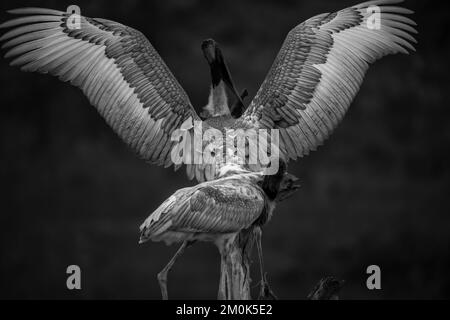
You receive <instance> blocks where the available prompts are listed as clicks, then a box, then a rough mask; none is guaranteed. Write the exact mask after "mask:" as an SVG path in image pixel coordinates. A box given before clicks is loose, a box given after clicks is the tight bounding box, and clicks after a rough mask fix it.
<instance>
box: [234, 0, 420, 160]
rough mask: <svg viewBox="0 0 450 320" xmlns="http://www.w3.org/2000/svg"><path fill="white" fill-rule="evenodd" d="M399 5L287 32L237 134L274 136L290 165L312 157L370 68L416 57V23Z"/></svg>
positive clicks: (383, 1)
mask: <svg viewBox="0 0 450 320" xmlns="http://www.w3.org/2000/svg"><path fill="white" fill-rule="evenodd" d="M398 2H402V0H400V1H398V0H377V1H370V2H366V3H362V4H359V5H356V6H353V7H350V8H347V9H343V10H341V11H338V12H335V13H324V14H320V15H317V16H315V17H313V18H311V19H309V20H307V21H305V22H303V23H302V24H300V25H298V26H297V27H295V28H294V29H292V30H291V31H290V32H289V34H288V36H287V38H286V40H285V41H284V44H283V46H282V48H281V50H280V52H279V53H278V56H277V57H276V59H275V62H274V63H273V65H272V67H271V69H270V71H269V73H268V75H267V77H266V79H265V80H264V82H263V84H262V85H261V88H260V89H259V91H258V93H257V94H256V96H255V98H254V99H253V101H252V102H251V104H250V106H249V108H248V109H247V110H246V111H245V113H244V114H243V115H242V117H241V118H240V119H239V120H238V122H237V123H236V125H235V127H236V128H255V127H256V128H264V129H272V128H274V129H279V132H280V150H281V152H283V153H284V154H286V155H287V156H288V157H289V158H291V159H296V158H297V157H298V156H299V157H301V156H303V155H306V154H308V153H309V151H310V150H315V149H316V148H317V146H319V145H321V144H322V143H323V141H324V140H325V139H326V138H327V137H328V136H329V135H330V134H331V132H332V131H333V129H334V128H335V127H336V126H337V124H338V123H339V121H340V120H341V119H342V118H343V116H344V114H345V113H346V111H347V109H348V107H349V105H350V103H351V102H352V100H353V98H354V97H355V95H356V93H357V92H358V90H359V87H360V85H361V83H362V81H363V77H364V74H365V73H366V71H367V69H368V68H369V64H370V63H373V62H374V61H375V60H377V59H379V58H381V57H383V56H385V55H387V54H393V53H397V52H402V53H408V50H414V48H413V47H412V45H411V44H410V43H411V42H415V40H414V38H413V37H412V36H411V35H410V34H411V33H416V32H417V31H416V30H415V29H414V28H413V26H414V25H415V23H414V22H413V21H412V20H411V19H409V18H407V17H405V14H409V13H411V12H412V11H410V10H407V9H404V8H401V7H396V6H390V4H394V3H398ZM371 6H377V7H371ZM378 10H379V13H380V15H379V16H377V13H378ZM377 23H378V24H377Z"/></svg>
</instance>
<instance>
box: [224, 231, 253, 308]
mask: <svg viewBox="0 0 450 320" xmlns="http://www.w3.org/2000/svg"><path fill="white" fill-rule="evenodd" d="M253 243H254V236H253V228H250V229H247V230H243V231H241V232H240V233H239V234H238V235H237V236H236V237H234V238H232V239H229V240H227V241H224V243H223V245H221V248H219V250H220V254H221V266H220V283H219V292H218V299H219V300H250V299H251V298H252V297H251V292H250V283H251V277H250V265H251V253H252V248H253Z"/></svg>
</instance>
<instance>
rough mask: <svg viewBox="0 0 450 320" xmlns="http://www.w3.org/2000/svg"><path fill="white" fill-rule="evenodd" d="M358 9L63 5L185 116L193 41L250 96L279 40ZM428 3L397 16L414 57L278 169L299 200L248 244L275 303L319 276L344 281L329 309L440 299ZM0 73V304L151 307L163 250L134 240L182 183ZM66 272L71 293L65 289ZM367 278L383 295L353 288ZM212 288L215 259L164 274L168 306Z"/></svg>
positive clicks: (443, 183)
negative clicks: (76, 276) (165, 71)
mask: <svg viewBox="0 0 450 320" xmlns="http://www.w3.org/2000/svg"><path fill="white" fill-rule="evenodd" d="M357 2H358V1H357V0H351V1H348V0H346V1H339V2H337V1H331V0H327V1H325V0H320V1H302V0H292V1H283V2H281V1H280V2H278V1H277V2H275V1H239V2H238V1H233V2H228V1H227V2H225V1H212V0H167V1H158V2H156V1H137V0H127V1H122V2H120V3H119V2H117V3H115V2H112V1H109V0H108V1H107V0H98V1H78V2H76V4H78V5H79V6H80V7H81V10H82V14H84V15H86V16H91V17H102V18H107V19H111V20H115V21H118V22H121V23H123V24H126V25H129V26H132V27H134V28H136V29H138V30H140V31H142V32H143V33H144V34H145V35H146V36H147V37H148V38H149V39H150V41H151V42H152V43H153V45H154V46H155V47H156V49H157V50H158V51H159V53H160V55H161V56H162V57H163V59H164V60H165V61H166V63H167V64H168V65H169V67H170V68H171V70H172V72H173V73H174V74H175V76H176V77H177V78H178V79H179V81H180V83H181V84H182V86H183V87H184V88H185V90H186V91H187V93H188V94H189V96H190V98H191V101H192V102H193V104H194V105H195V106H196V107H197V108H198V109H199V108H201V107H202V106H203V105H205V104H206V102H207V96H208V87H209V81H210V80H209V69H208V66H207V64H206V62H205V60H204V58H203V56H202V53H201V51H200V43H201V41H202V40H203V39H205V38H209V37H212V38H214V39H215V40H216V41H218V42H219V43H220V44H221V47H222V49H223V51H224V54H225V57H226V58H227V59H228V62H229V66H230V69H231V72H232V75H233V77H234V80H235V82H236V83H237V86H238V87H239V89H242V88H244V87H246V88H248V90H249V92H250V95H251V96H253V95H254V94H255V93H256V91H257V89H258V87H259V85H260V83H261V82H262V81H263V79H264V77H265V74H266V72H267V70H268V69H269V67H270V65H271V63H272V61H273V59H274V57H275V55H276V53H277V52H278V49H279V48H280V46H281V43H282V41H283V39H284V37H285V35H286V34H287V32H288V31H289V30H290V29H291V28H292V27H294V26H295V25H297V24H298V23H300V22H302V21H304V20H306V19H307V18H309V17H311V16H313V15H316V14H319V13H322V12H330V11H336V10H339V9H341V8H344V7H346V6H349V5H353V4H355V3H357ZM72 3H73V2H72V1H56V0H52V1H2V2H1V4H0V20H1V21H5V20H6V19H7V18H8V15H7V14H6V13H5V11H6V10H7V9H11V8H15V7H22V6H40V7H49V8H53V9H59V10H65V8H66V7H67V6H68V5H69V4H72ZM441 3H443V2H430V1H412V0H409V1H407V2H406V3H405V4H404V5H405V6H406V7H408V8H410V9H413V10H414V11H415V12H416V13H415V14H414V16H413V18H414V20H416V21H417V23H418V25H419V26H418V30H419V35H418V36H417V39H418V41H419V44H418V45H417V52H416V53H413V54H411V55H410V56H405V55H397V56H389V57H386V58H384V59H382V60H381V61H379V62H378V63H376V64H375V65H374V66H372V67H371V69H370V70H369V72H368V74H367V76H366V80H365V81H364V83H363V85H362V87H361V90H360V92H359V94H358V95H357V97H356V100H355V101H354V103H353V105H352V107H351V108H350V110H349V112H348V114H347V116H346V118H345V119H344V121H343V123H342V124H341V125H340V126H339V128H338V129H337V130H336V131H335V133H334V134H333V135H332V137H331V138H330V139H329V140H328V141H327V143H326V144H325V146H323V147H321V148H319V150H318V151H316V152H313V153H312V154H311V155H310V156H308V157H306V158H304V159H302V160H301V161H299V162H297V163H295V164H294V163H293V164H291V166H290V171H291V172H292V173H294V174H296V175H297V176H299V177H301V180H302V185H303V188H302V189H301V190H300V191H299V192H298V193H297V194H296V195H295V196H294V197H293V198H291V199H290V200H288V201H286V202H284V203H282V204H281V205H279V207H278V209H277V211H276V215H275V216H274V218H273V220H272V221H271V223H270V224H269V225H268V226H267V227H266V229H265V234H264V243H263V245H264V250H265V259H266V268H267V271H268V274H269V280H270V282H271V284H272V287H273V289H274V291H275V292H276V293H277V295H278V296H279V297H280V298H287V299H303V298H305V297H306V295H307V293H308V292H309V291H310V289H311V288H312V287H313V286H314V285H315V283H316V282H317V281H318V280H319V279H320V278H321V277H323V276H326V275H334V276H336V277H338V278H339V279H344V280H345V281H346V286H345V287H344V289H343V291H342V295H341V297H342V298H343V299H361V298H368V299H395V298H426V299H429V298H449V297H450V252H449V249H450V210H449V209H450V205H449V200H448V198H449V196H450V195H449V190H450V188H449V187H450V171H449V162H450V148H449V146H450V144H449V143H450V126H449V117H450V105H449V99H448V90H449V89H450V86H449V82H450V81H449V77H448V72H449V65H448V58H449V57H450V52H449V30H450V28H449V24H450V20H449V18H450V14H449V10H450V9H449V8H448V7H447V6H444V5H443V4H441ZM0 70H1V73H0V75H1V76H0V87H1V96H2V99H1V100H2V105H1V108H0V110H1V111H0V113H1V116H0V130H1V131H0V140H1V158H0V161H1V162H0V168H1V169H0V170H1V187H2V192H1V202H2V205H1V208H2V209H1V214H0V219H1V220H0V221H1V232H0V237H1V238H0V239H1V240H0V248H1V249H0V255H1V260H0V289H1V290H0V297H1V298H44V299H46V298H81V299H91V298H127V299H128V298H151V299H159V298H160V293H159V287H158V283H157V280H156V274H157V272H158V271H159V270H160V269H162V268H163V266H164V265H165V264H166V263H167V261H168V260H169V258H170V257H171V256H172V254H173V253H174V252H175V250H176V247H175V246H173V247H166V246H165V245H164V244H155V243H150V244H145V245H138V243H137V242H138V238H139V232H138V227H139V225H140V224H141V222H142V221H143V220H144V219H145V218H146V217H147V215H148V214H149V213H151V212H152V211H153V210H154V209H155V208H156V207H157V206H158V205H159V204H160V203H161V202H162V201H163V200H165V199H166V198H167V197H168V196H169V195H170V194H171V193H173V192H174V191H175V190H177V189H179V188H181V187H184V186H188V185H190V184H192V182H188V180H187V179H186V176H185V174H184V172H183V171H181V170H180V171H179V172H176V173H174V172H173V171H172V169H162V168H159V167H156V166H149V165H147V164H145V163H144V162H142V161H140V160H139V159H138V158H137V157H136V156H135V155H134V154H133V152H131V151H130V150H128V148H127V147H126V146H125V145H124V144H123V143H122V142H121V140H120V139H119V138H118V137H116V136H115V134H114V133H113V132H112V130H111V129H110V128H109V127H108V126H107V125H106V124H105V122H104V121H103V119H102V118H101V117H100V116H99V115H98V114H97V112H96V110H95V109H94V108H93V107H91V106H90V105H89V103H88V101H87V99H86V98H85V97H84V96H83V94H82V93H81V91H79V90H78V89H76V88H73V87H71V86H70V85H68V84H64V83H60V82H59V81H58V80H57V79H55V78H52V77H50V76H44V75H40V74H26V73H22V72H20V71H19V70H18V69H16V68H12V67H9V66H8V62H7V61H6V60H5V59H1V60H0ZM247 102H248V101H247ZM255 258H256V257H255ZM71 264H77V265H79V266H80V267H81V270H82V290H81V291H69V290H67V289H66V277H67V275H66V273H65V271H66V267H67V266H68V265H71ZM371 264H377V265H379V266H380V267H381V271H382V277H381V281H382V284H381V285H382V290H375V291H369V290H367V288H366V286H365V282H366V278H367V275H366V273H365V271H366V268H367V266H368V265H371ZM255 271H256V270H255ZM218 277H219V256H218V253H217V250H216V248H215V247H214V246H213V245H212V244H197V245H195V246H194V247H192V248H190V249H189V250H188V251H187V252H186V254H185V255H184V256H183V257H182V258H180V260H179V262H178V263H177V264H176V265H175V267H174V269H173V272H172V273H171V274H170V276H169V296H170V297H171V298H189V299H191V298H215V297H216V292H217V287H218V280H219V278H218ZM258 277H259V276H258V273H257V272H255V273H254V276H253V278H254V280H255V281H254V283H255V284H256V282H257V280H258ZM257 289H258V288H255V290H257Z"/></svg>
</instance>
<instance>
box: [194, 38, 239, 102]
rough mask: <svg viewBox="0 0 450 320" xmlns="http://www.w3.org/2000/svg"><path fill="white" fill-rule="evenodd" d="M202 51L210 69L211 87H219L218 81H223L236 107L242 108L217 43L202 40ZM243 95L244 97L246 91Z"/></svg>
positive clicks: (210, 40)
mask: <svg viewBox="0 0 450 320" xmlns="http://www.w3.org/2000/svg"><path fill="white" fill-rule="evenodd" d="M202 51H203V55H204V56H205V58H206V61H208V64H209V66H210V68H211V78H212V84H213V86H214V87H215V86H217V85H219V83H220V81H223V82H224V83H225V85H226V86H227V87H228V89H229V90H230V91H231V93H232V94H233V95H234V97H235V98H236V100H237V102H238V106H239V107H242V108H243V106H244V103H243V102H242V98H241V95H240V94H239V93H238V92H237V90H236V87H235V86H234V82H233V79H232V78H231V75H230V71H229V69H228V66H227V63H226V62H225V59H224V57H223V54H222V51H221V50H220V48H219V45H218V44H217V42H215V41H214V40H212V39H207V40H204V41H203V42H202ZM243 95H244V96H245V95H246V91H245V93H243Z"/></svg>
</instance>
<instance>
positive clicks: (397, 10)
mask: <svg viewBox="0 0 450 320" xmlns="http://www.w3.org/2000/svg"><path fill="white" fill-rule="evenodd" d="M399 2H402V1H401V0H400V1H399V0H375V1H369V2H365V3H362V4H358V5H355V6H352V7H349V8H345V9H343V10H340V11H337V12H333V13H323V14H319V15H317V16H314V17H312V18H310V19H308V20H306V21H305V22H303V23H301V24H299V25H298V26H296V27H295V28H293V29H292V30H291V31H290V32H289V33H288V35H287V37H286V39H285V41H284V43H283V45H282V47H281V50H280V52H279V53H278V55H277V57H276V58H275V61H274V63H273V65H272V67H271V68H270V70H269V73H268V74H267V76H266V79H265V80H264V82H263V83H262V85H261V87H260V89H259V91H258V92H257V94H256V96H255V97H254V98H253V100H252V101H251V103H250V105H249V107H248V108H247V109H246V110H245V111H243V110H242V111H243V112H237V113H233V115H235V114H238V115H240V114H242V115H240V117H238V118H236V117H235V116H233V115H232V112H231V111H232V110H231V109H232V108H231V107H230V106H229V104H228V100H227V96H226V94H225V91H226V90H225V88H226V87H227V88H229V89H231V92H232V94H233V95H235V96H237V92H236V89H235V88H234V85H233V83H232V81H231V77H230V76H229V73H228V68H227V67H226V64H225V62H224V60H223V57H222V55H221V52H220V50H219V49H218V47H217V44H215V43H214V42H206V43H204V46H203V49H204V53H205V57H206V58H207V60H208V62H209V63H210V66H211V74H212V76H213V85H212V87H211V93H210V99H209V103H208V105H207V106H206V107H205V111H206V114H207V115H208V118H206V119H202V118H200V116H199V115H197V113H196V112H195V110H194V108H193V106H192V104H191V102H190V100H189V98H188V96H187V94H186V93H185V91H184V90H183V88H182V87H181V86H180V84H179V83H178V81H177V80H176V79H175V77H174V76H173V75H172V73H171V72H170V70H169V68H168V67H167V65H166V64H165V63H164V61H163V60H162V59H161V57H160V56H159V55H158V53H157V52H156V50H155V49H154V48H153V46H152V45H151V43H150V42H149V41H148V40H147V38H146V37H145V36H144V35H143V34H142V33H140V32H139V31H137V30H135V29H132V28H130V27H127V26H125V25H122V24H120V23H117V22H113V21H110V20H106V19H100V18H88V17H84V16H80V17H79V19H80V21H79V26H78V27H77V28H69V25H68V19H69V18H70V14H69V13H66V12H63V11H57V10H51V9H42V8H22V9H16V10H11V11H10V13H12V14H15V15H19V17H18V18H15V19H12V20H9V21H7V22H5V23H3V24H1V25H0V28H8V29H10V30H9V31H8V32H6V33H5V34H3V36H2V37H1V38H0V42H3V45H2V47H3V48H4V49H8V51H7V53H6V55H5V57H6V58H12V61H11V65H13V66H18V67H20V68H21V70H23V71H31V72H40V73H49V74H52V75H54V76H56V77H58V78H59V79H61V80H62V81H67V82H70V83H71V84H72V85H74V86H76V87H79V88H80V89H81V90H82V91H83V93H84V94H85V95H86V96H87V98H88V99H89V101H90V103H91V104H92V105H93V106H95V107H96V109H97V110H98V112H99V113H100V115H102V116H103V117H104V118H105V120H106V122H107V123H108V124H109V125H110V126H111V127H112V128H113V130H114V131H115V132H116V133H117V134H118V135H119V136H120V137H121V138H122V139H123V141H125V143H127V144H128V145H129V146H130V147H131V148H132V149H133V150H134V151H135V152H136V153H137V154H138V155H139V156H140V157H142V158H143V159H144V160H146V161H148V162H150V163H155V164H158V165H163V166H165V167H169V166H171V165H173V164H174V163H173V161H172V157H171V150H172V149H173V147H174V146H175V145H176V143H177V141H173V139H172V135H173V133H174V131H176V130H178V129H180V128H182V125H183V124H185V123H187V122H194V121H198V123H201V124H202V128H203V130H206V129H208V128H212V127H213V128H218V129H220V130H225V129H234V130H236V129H277V130H279V134H280V141H279V149H280V152H281V153H282V154H283V156H284V157H285V158H287V159H294V160H295V159H297V158H298V157H303V156H304V155H307V154H308V153H309V152H310V151H311V150H315V149H316V148H317V147H318V146H319V145H321V144H322V143H323V142H324V140H325V139H326V138H327V137H328V136H329V135H330V134H331V133H332V131H333V130H334V129H335V128H336V126H337V125H338V123H339V122H340V121H341V120H342V118H343V117H344V115H345V113H346V111H347V109H348V107H349V106H350V104H351V102H352V100H353V98H354V97H355V95H356V93H357V92H358V90H359V87H360V86H361V83H362V81H363V78H364V75H365V73H366V71H367V69H368V68H369V65H370V64H371V63H373V62H375V61H376V60H377V59H379V58H381V57H383V56H385V55H388V54H394V53H408V51H409V50H414V48H413V46H412V43H415V39H414V37H413V36H412V35H411V34H414V33H416V30H415V29H414V26H415V23H414V22H413V21H412V20H411V19H409V18H407V17H406V15H408V14H410V13H411V11H410V10H407V9H405V8H402V7H398V6H395V4H396V3H399ZM372 8H376V10H378V12H375V13H374V12H373V11H372ZM374 14H378V16H377V17H378V25H375V27H374V26H372V25H371V24H370V23H371V19H373V15H374ZM236 98H237V100H239V101H240V97H239V96H237V97H236ZM240 102H241V101H240ZM187 128H188V133H189V135H192V136H193V134H194V133H193V131H194V129H193V127H192V126H190V127H187ZM178 167H179V164H176V168H178ZM218 169H220V168H217V167H214V166H208V165H205V164H195V163H189V164H187V165H186V171H187V175H188V177H189V178H193V177H196V179H197V180H198V181H204V180H212V179H215V178H217V175H218V172H219V170H218Z"/></svg>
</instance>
